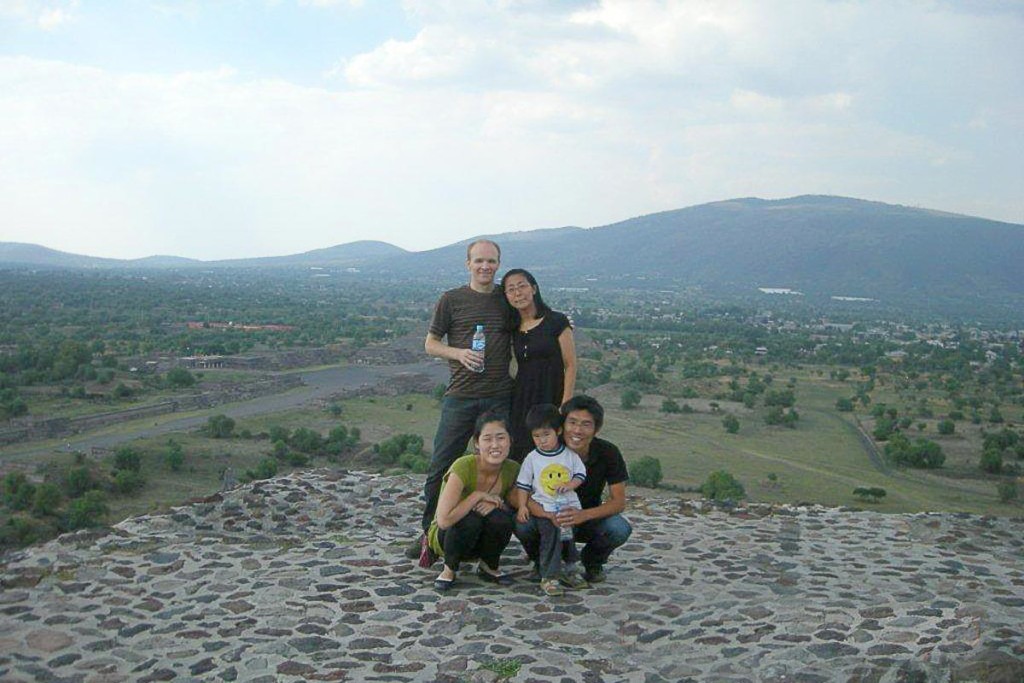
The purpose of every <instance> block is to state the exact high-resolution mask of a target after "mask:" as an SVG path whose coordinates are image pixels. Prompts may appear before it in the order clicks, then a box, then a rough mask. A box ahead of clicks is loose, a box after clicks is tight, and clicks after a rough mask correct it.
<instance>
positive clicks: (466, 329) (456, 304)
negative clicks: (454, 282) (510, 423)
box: [430, 285, 512, 398]
mask: <svg viewBox="0 0 1024 683" xmlns="http://www.w3.org/2000/svg"><path fill="white" fill-rule="evenodd" d="M477 325H483V326H484V335H485V336H486V338H487V346H486V347H485V348H484V371H483V372H473V371H471V370H467V369H466V367H465V366H463V365H462V363H460V362H458V361H454V360H450V361H448V368H449V370H450V371H451V380H450V381H449V382H448V390H447V391H446V392H445V395H446V396H458V397H460V398H485V397H487V396H495V395H497V394H501V393H504V392H511V391H512V377H511V376H510V375H509V363H510V360H511V350H510V345H509V338H510V336H511V334H510V331H511V327H512V316H511V313H510V311H509V306H508V304H507V303H506V301H505V293H504V292H503V291H502V289H501V288H500V287H495V288H494V290H493V291H492V292H491V293H490V294H484V293H482V292H477V291H475V290H473V289H472V288H471V287H470V286H469V285H463V286H462V287H458V288H457V289H450V290H448V291H447V292H445V293H444V294H442V295H441V298H440V299H438V301H437V306H435V307H434V317H433V318H432V319H431V321H430V334H432V335H434V336H436V337H438V338H439V339H444V338H445V337H448V346H451V347H453V348H458V349H468V348H472V346H473V333H474V332H475V331H476V326H477Z"/></svg>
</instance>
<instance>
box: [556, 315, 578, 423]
mask: <svg viewBox="0 0 1024 683" xmlns="http://www.w3.org/2000/svg"><path fill="white" fill-rule="evenodd" d="M558 348H560V349H561V350H562V365H564V366H565V379H564V380H563V382H562V401H561V403H559V404H558V405H562V403H565V402H566V401H568V400H569V399H570V398H572V394H573V392H574V391H575V390H576V340H575V339H574V338H573V336H572V328H571V327H567V328H565V329H564V330H562V333H561V334H560V335H558Z"/></svg>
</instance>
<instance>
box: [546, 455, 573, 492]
mask: <svg viewBox="0 0 1024 683" xmlns="http://www.w3.org/2000/svg"><path fill="white" fill-rule="evenodd" d="M571 478H572V473H571V472H570V471H569V468H568V467H566V466H565V465H559V464H558V463H553V464H551V465H548V466H547V467H545V468H544V469H542V470H541V471H540V486H541V488H542V489H544V493H546V494H548V495H549V496H555V495H557V494H558V487H559V486H565V485H566V484H568V483H569V479H571Z"/></svg>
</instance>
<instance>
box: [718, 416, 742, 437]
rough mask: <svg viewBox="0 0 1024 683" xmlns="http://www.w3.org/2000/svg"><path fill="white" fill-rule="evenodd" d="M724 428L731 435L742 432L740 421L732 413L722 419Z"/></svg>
mask: <svg viewBox="0 0 1024 683" xmlns="http://www.w3.org/2000/svg"><path fill="white" fill-rule="evenodd" d="M722 426H723V427H725V431H727V432H729V433H730V434H735V433H736V432H738V431H740V421H739V419H738V418H737V417H736V416H735V415H733V414H732V413H729V414H728V415H726V416H725V417H723V418H722Z"/></svg>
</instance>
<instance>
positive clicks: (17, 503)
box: [3, 472, 36, 510]
mask: <svg viewBox="0 0 1024 683" xmlns="http://www.w3.org/2000/svg"><path fill="white" fill-rule="evenodd" d="M35 495H36V487H35V484H33V483H32V482H30V481H29V480H28V478H27V477H26V476H25V473H24V472H9V473H8V474H7V476H6V477H4V481H3V501H4V505H6V506H7V507H8V508H9V509H11V510H27V509H28V508H29V507H30V506H31V505H32V500H33V499H34V498H35Z"/></svg>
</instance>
